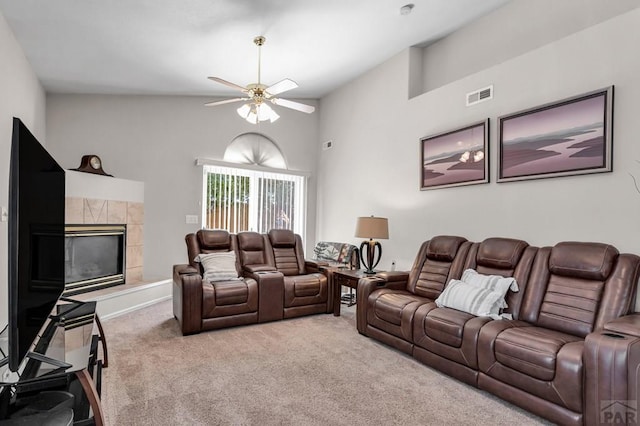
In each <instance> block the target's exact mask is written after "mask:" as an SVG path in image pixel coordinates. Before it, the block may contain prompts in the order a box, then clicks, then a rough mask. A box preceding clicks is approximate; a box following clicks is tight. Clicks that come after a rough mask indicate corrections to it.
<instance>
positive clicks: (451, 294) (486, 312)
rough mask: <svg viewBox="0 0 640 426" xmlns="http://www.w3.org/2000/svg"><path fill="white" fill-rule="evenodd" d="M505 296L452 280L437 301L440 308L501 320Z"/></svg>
mask: <svg viewBox="0 0 640 426" xmlns="http://www.w3.org/2000/svg"><path fill="white" fill-rule="evenodd" d="M503 304H504V296H503V295H502V294H500V293H498V292H497V291H491V290H489V289H485V288H482V287H477V286H474V285H471V284H467V283H465V282H463V281H459V280H451V282H450V283H449V284H448V285H447V287H445V289H444V291H443V292H442V294H441V295H440V296H438V298H437V299H436V305H438V307H440V308H442V307H446V308H452V309H457V310H459V311H463V312H467V313H470V314H472V315H476V316H484V317H491V318H494V319H500V318H501V317H500V309H501V307H502V305H503Z"/></svg>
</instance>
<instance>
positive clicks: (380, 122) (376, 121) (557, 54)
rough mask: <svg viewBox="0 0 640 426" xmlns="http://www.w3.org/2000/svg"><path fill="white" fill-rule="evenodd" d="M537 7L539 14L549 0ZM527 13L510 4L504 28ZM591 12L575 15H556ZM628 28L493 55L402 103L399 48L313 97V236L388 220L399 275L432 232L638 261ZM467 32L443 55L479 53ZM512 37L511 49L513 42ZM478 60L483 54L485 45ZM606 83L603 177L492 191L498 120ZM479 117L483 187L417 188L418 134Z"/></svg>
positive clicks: (338, 234) (637, 147)
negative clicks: (605, 246) (564, 244)
mask: <svg viewBox="0 0 640 426" xmlns="http://www.w3.org/2000/svg"><path fill="white" fill-rule="evenodd" d="M517 3H520V4H521V3H522V2H517ZM537 3H538V2H537ZM539 3H540V5H539V7H540V8H542V9H544V8H545V7H546V6H545V5H549V4H551V3H555V2H554V1H553V0H545V1H540V2H539ZM526 11H527V8H522V9H518V8H512V14H511V16H509V19H510V25H513V26H517V25H518V23H519V22H524V21H526V20H528V19H530V17H529V16H528V15H527V13H526ZM597 11H598V8H595V9H593V10H591V9H589V8H588V7H585V8H583V9H580V8H574V9H573V10H571V11H570V12H571V13H570V16H565V18H566V19H574V17H573V15H574V14H581V13H582V14H587V15H588V14H591V13H597ZM484 19H485V20H489V21H488V23H487V22H485V23H484V24H483V28H485V30H486V31H491V28H499V27H500V23H501V22H502V19H503V17H502V16H501V15H500V11H497V12H496V14H494V15H493V18H492V16H491V15H490V16H487V17H486V18H484ZM492 19H493V20H492ZM575 19H578V18H575ZM638 22H640V9H635V10H632V11H630V12H627V13H624V14H622V15H619V16H617V17H614V18H612V19H610V20H607V21H604V22H602V23H601V24H596V25H594V26H591V27H589V28H586V29H584V30H580V31H578V32H576V33H574V34H571V35H568V36H566V37H561V38H559V39H557V40H555V41H553V42H550V43H547V44H545V45H543V46H540V47H536V48H533V49H531V50H529V51H527V52H525V53H523V54H520V55H517V56H515V57H513V58H511V59H508V60H506V61H503V58H502V57H501V56H500V55H499V54H496V55H495V58H496V60H495V62H494V63H493V64H491V65H490V66H485V68H484V69H483V70H481V71H478V72H475V73H473V74H471V75H469V76H466V77H463V78H459V79H457V80H455V81H453V82H451V83H449V84H446V85H444V86H442V87H439V88H438V89H435V90H432V91H429V92H427V93H425V94H423V95H421V96H417V97H415V98H413V99H411V100H408V99H407V98H408V96H407V92H408V90H407V88H408V84H409V81H410V79H409V70H410V69H413V70H415V69H416V67H412V66H411V61H410V58H411V56H412V53H411V52H410V50H407V51H406V52H403V53H401V54H399V55H397V56H396V57H394V58H392V59H390V60H389V61H387V62H386V63H384V64H383V65H381V66H379V67H377V68H376V69H374V70H372V71H370V72H369V73H367V74H365V75H363V76H362V77H360V78H358V79H356V80H354V81H353V82H351V83H349V84H347V85H345V86H344V87H342V88H340V89H339V90H336V91H334V92H333V93H331V94H330V95H329V96H327V97H325V98H323V99H322V100H321V103H320V111H321V116H320V139H321V140H329V139H330V140H333V141H334V148H333V149H332V150H329V151H322V150H321V149H320V148H319V149H318V155H319V157H320V160H319V161H320V165H319V176H318V206H320V208H319V209H318V226H317V235H318V239H323V240H331V241H342V240H351V241H352V242H358V240H356V239H355V238H354V237H353V233H354V229H355V219H356V217H357V216H361V215H370V214H374V215H379V216H386V217H388V218H389V227H390V230H389V231H390V239H389V240H388V241H382V246H383V248H384V255H383V259H382V261H381V265H380V266H381V267H382V268H389V267H390V264H391V261H392V260H396V261H397V265H398V268H399V269H407V268H409V267H410V266H411V263H412V261H413V259H414V257H415V254H416V252H417V250H418V247H419V245H420V243H421V242H422V241H424V240H427V239H429V238H430V237H431V236H434V235H438V234H454V235H462V236H465V237H467V238H469V239H471V240H475V241H481V240H483V239H484V238H487V237H490V236H505V237H513V238H522V239H524V240H527V241H529V242H530V243H531V244H533V245H552V244H554V243H556V242H558V241H562V240H582V241H603V242H608V243H612V244H614V245H616V246H617V247H618V248H620V249H621V250H622V251H628V252H633V253H640V220H638V217H639V215H638V213H639V212H640V194H638V193H637V192H636V190H635V189H634V185H633V181H632V179H631V177H630V174H634V175H635V176H636V177H639V178H640V163H638V162H637V161H636V160H640V144H639V143H638V136H637V133H638V131H637V115H638V112H639V111H640V109H639V107H638V103H637V100H638V99H640V79H638V77H637V76H638V74H639V71H640V56H638V55H637V53H636V52H637V46H636V44H637V40H638V39H640V27H639V26H638ZM472 25H473V24H472ZM472 29H473V28H472ZM472 29H471V30H468V31H469V32H468V37H466V38H461V39H458V40H457V41H456V43H452V44H451V45H450V46H449V52H448V54H449V55H451V56H453V57H455V56H456V55H457V54H458V52H461V53H464V52H466V51H467V49H468V45H475V46H478V44H477V37H478V34H476V33H475V32H474V31H472ZM542 30H544V28H543V29H542ZM494 31H498V30H497V29H496V30H494ZM487 37H488V38H491V36H490V35H488V36H487ZM513 37H514V38H512V39H511V40H510V42H511V43H514V44H517V43H518V42H519V40H518V39H517V34H514V35H513ZM479 47H480V46H478V48H479ZM486 54H487V55H489V56H490V57H491V55H492V49H491V46H486ZM413 59H415V57H414V58H413ZM411 82H412V83H415V79H413V78H412V79H411ZM489 84H493V85H494V88H495V95H494V96H495V97H494V99H493V100H491V101H487V102H483V103H480V104H477V105H475V106H472V107H466V106H465V94H466V93H467V92H470V91H472V90H474V89H477V88H482V87H486V86H488V85H489ZM612 84H614V85H615V86H616V94H615V118H614V150H613V151H614V154H613V156H614V157H613V169H614V171H613V173H606V174H594V175H583V176H574V177H564V178H555V179H545V180H536V181H526V182H510V183H501V184H497V183H495V176H496V165H497V144H496V140H497V129H496V123H497V121H496V117H499V116H501V115H505V114H509V113H512V112H515V111H519V110H522V109H526V108H529V107H534V106H536V105H541V104H545V103H548V102H552V101H556V100H560V99H563V98H565V97H569V96H572V95H577V94H580V93H584V92H588V91H591V90H595V89H599V88H603V87H606V86H609V85H612ZM488 117H489V118H491V131H490V160H491V163H490V164H491V183H490V184H485V185H474V186H466V187H459V188H450V189H440V190H432V191H420V190H419V187H420V186H419V181H420V144H419V140H420V138H421V137H424V136H428V135H433V134H437V133H440V132H443V131H447V130H453V129H455V128H459V127H461V126H464V125H466V124H470V123H474V122H478V121H480V120H483V119H486V118H488ZM347 182H348V185H345V183H347Z"/></svg>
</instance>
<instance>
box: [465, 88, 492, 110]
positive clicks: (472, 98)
mask: <svg viewBox="0 0 640 426" xmlns="http://www.w3.org/2000/svg"><path fill="white" fill-rule="evenodd" d="M489 99H493V85H491V86H488V87H485V88H483V89H479V90H475V91H473V92H470V93H467V106H471V105H475V104H477V103H480V102H483V101H488V100H489Z"/></svg>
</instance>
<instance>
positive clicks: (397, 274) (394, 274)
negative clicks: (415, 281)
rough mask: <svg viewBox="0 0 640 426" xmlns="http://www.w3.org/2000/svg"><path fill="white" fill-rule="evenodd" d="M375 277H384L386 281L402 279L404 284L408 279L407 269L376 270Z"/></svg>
mask: <svg viewBox="0 0 640 426" xmlns="http://www.w3.org/2000/svg"><path fill="white" fill-rule="evenodd" d="M376 277H379V278H382V279H384V280H385V281H386V282H388V283H392V282H396V281H402V282H404V284H405V285H406V284H407V282H408V281H409V272H408V271H388V272H378V273H377V274H376Z"/></svg>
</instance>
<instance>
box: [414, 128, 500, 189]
mask: <svg viewBox="0 0 640 426" xmlns="http://www.w3.org/2000/svg"><path fill="white" fill-rule="evenodd" d="M420 150H421V159H422V163H421V168H422V172H421V174H420V176H421V180H420V190H423V191H425V190H431V189H440V188H451V187H456V186H464V185H475V184H481V183H488V182H489V119H488V118H487V119H486V120H484V121H481V122H478V123H473V124H470V125H468V126H465V127H462V128H459V129H456V130H452V131H448V132H444V133H439V134H437V135H432V136H427V137H424V138H422V139H420Z"/></svg>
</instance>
